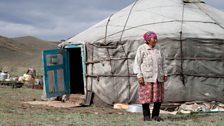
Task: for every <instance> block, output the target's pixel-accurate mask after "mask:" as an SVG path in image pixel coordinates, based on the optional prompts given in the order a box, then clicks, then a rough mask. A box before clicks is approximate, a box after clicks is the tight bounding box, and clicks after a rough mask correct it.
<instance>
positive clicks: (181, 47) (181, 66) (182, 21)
mask: <svg viewBox="0 0 224 126" xmlns="http://www.w3.org/2000/svg"><path fill="white" fill-rule="evenodd" d="M184 5H185V3H184V1H183V8H182V20H181V29H180V76H181V80H182V83H183V85H184V86H185V76H184V70H183V40H182V39H183V23H184Z"/></svg>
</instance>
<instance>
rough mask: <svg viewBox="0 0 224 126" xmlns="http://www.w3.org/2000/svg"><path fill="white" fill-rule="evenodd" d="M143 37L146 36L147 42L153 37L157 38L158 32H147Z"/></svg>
mask: <svg viewBox="0 0 224 126" xmlns="http://www.w3.org/2000/svg"><path fill="white" fill-rule="evenodd" d="M143 37H144V40H145V42H147V41H148V40H149V39H151V38H156V39H157V35H156V33H155V32H152V31H148V32H146V33H145V34H144V36H143Z"/></svg>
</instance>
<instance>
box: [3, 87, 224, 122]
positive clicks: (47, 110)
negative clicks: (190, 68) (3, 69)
mask: <svg viewBox="0 0 224 126" xmlns="http://www.w3.org/2000/svg"><path fill="white" fill-rule="evenodd" d="M41 94H42V91H41V90H34V89H30V88H19V89H12V88H10V87H0V96H1V97H0V101H1V102H0V120H1V121H0V125H1V126H12V125H17V126H31V125H32V126H39V125H41V126H42V125H46V126H115V125H116V126H125V125H126V126H149V125H151V126H218V125H220V126H222V125H223V123H224V120H223V119H222V118H223V116H224V113H213V114H197V115H176V116H174V115H161V116H162V117H163V118H164V119H165V121H164V122H155V121H150V122H143V121H142V114H141V113H128V112H126V111H124V110H114V109H111V108H102V107H96V106H90V107H77V108H70V109H58V108H53V107H43V106H33V105H29V104H24V103H22V102H23V101H32V100H33V99H37V100H40V96H41Z"/></svg>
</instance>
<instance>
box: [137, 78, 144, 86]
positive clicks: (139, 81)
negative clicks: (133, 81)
mask: <svg viewBox="0 0 224 126" xmlns="http://www.w3.org/2000/svg"><path fill="white" fill-rule="evenodd" d="M138 83H139V84H140V85H145V81H144V78H143V77H141V78H138Z"/></svg>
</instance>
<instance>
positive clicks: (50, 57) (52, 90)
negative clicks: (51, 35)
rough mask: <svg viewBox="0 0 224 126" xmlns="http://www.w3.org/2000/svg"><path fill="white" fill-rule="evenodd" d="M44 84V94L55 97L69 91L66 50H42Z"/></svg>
mask: <svg viewBox="0 0 224 126" xmlns="http://www.w3.org/2000/svg"><path fill="white" fill-rule="evenodd" d="M42 59H43V66H44V86H45V93H46V96H47V97H48V98H49V97H56V96H62V95H63V94H66V93H69V92H70V88H69V86H70V85H69V83H68V82H67V81H68V77H69V76H68V75H67V73H68V72H67V73H66V71H68V68H67V67H68V65H67V64H68V52H67V50H66V49H63V50H62V49H53V50H45V51H43V57H42Z"/></svg>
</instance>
